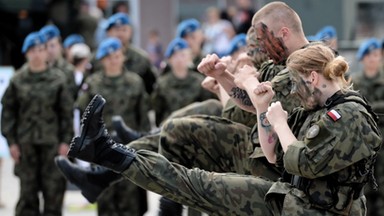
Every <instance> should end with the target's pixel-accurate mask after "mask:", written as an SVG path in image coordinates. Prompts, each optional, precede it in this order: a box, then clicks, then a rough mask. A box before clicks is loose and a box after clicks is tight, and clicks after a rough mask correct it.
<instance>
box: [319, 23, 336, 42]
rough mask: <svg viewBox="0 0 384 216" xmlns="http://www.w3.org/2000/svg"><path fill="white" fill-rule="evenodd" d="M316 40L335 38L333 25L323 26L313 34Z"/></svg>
mask: <svg viewBox="0 0 384 216" xmlns="http://www.w3.org/2000/svg"><path fill="white" fill-rule="evenodd" d="M315 37H316V38H317V40H330V39H332V38H336V37H337V34H336V29H335V28H334V27H333V26H325V27H323V28H322V29H320V31H319V32H318V33H317V34H316V35H315Z"/></svg>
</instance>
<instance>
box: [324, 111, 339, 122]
mask: <svg viewBox="0 0 384 216" xmlns="http://www.w3.org/2000/svg"><path fill="white" fill-rule="evenodd" d="M327 115H328V116H329V117H331V119H332V120H333V121H337V120H339V119H340V118H341V115H340V113H339V112H337V111H336V110H334V109H333V110H331V111H328V112H327Z"/></svg>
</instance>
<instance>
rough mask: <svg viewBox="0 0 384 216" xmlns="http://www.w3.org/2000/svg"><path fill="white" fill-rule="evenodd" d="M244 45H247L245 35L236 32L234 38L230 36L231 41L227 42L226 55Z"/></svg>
mask: <svg viewBox="0 0 384 216" xmlns="http://www.w3.org/2000/svg"><path fill="white" fill-rule="evenodd" d="M245 46H247V35H246V34H238V35H236V36H235V37H234V38H232V40H231V42H230V43H229V47H228V51H227V53H226V55H232V54H233V53H234V52H236V51H237V50H239V49H241V48H242V47H245Z"/></svg>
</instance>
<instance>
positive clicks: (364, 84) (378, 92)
mask: <svg viewBox="0 0 384 216" xmlns="http://www.w3.org/2000/svg"><path fill="white" fill-rule="evenodd" d="M352 82H353V88H354V89H355V90H358V91H359V92H360V94H361V95H362V96H364V97H365V98H366V99H367V100H368V102H369V103H370V105H371V106H372V108H373V110H374V111H375V112H376V113H377V114H379V117H380V121H379V124H380V127H384V71H380V72H379V73H378V75H377V76H376V77H373V78H368V77H366V76H364V74H361V75H359V76H356V77H353V78H352Z"/></svg>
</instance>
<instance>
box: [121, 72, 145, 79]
mask: <svg viewBox="0 0 384 216" xmlns="http://www.w3.org/2000/svg"><path fill="white" fill-rule="evenodd" d="M124 77H126V78H129V79H132V80H133V81H138V80H142V78H141V77H140V75H138V74H137V73H135V72H132V71H129V70H126V71H125V72H124Z"/></svg>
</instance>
